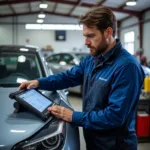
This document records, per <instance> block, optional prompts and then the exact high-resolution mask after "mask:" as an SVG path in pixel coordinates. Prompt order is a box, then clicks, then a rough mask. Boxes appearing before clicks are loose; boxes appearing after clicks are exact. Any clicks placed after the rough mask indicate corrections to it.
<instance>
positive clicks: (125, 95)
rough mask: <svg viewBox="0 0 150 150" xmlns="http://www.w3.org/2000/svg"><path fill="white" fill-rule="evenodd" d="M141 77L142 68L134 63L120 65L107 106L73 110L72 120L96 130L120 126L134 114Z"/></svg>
mask: <svg viewBox="0 0 150 150" xmlns="http://www.w3.org/2000/svg"><path fill="white" fill-rule="evenodd" d="M143 79H144V75H143V72H142V70H140V67H137V66H136V65H135V64H128V65H126V66H123V67H120V68H119V69H118V70H117V71H116V72H115V74H114V78H113V80H112V85H111V90H110V93H109V98H108V106H107V107H106V108H105V109H103V110H99V111H91V112H73V116H72V122H73V123H74V124H75V125H78V126H82V127H84V128H88V129H96V130H104V129H111V128H116V127H120V126H122V125H123V124H124V123H125V121H126V119H127V118H128V117H129V116H130V117H133V115H134V114H135V111H136V106H137V102H138V99H139V95H140V91H141V87H142V84H143Z"/></svg>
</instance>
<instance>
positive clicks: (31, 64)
mask: <svg viewBox="0 0 150 150" xmlns="http://www.w3.org/2000/svg"><path fill="white" fill-rule="evenodd" d="M0 70H1V71H0V72H1V73H0V84H1V83H3V84H16V83H21V82H22V81H26V80H32V79H35V78H40V77H42V71H41V68H40V64H39V61H38V58H37V56H36V55H35V54H23V53H22V54H20V53H15V52H13V53H1V54H0Z"/></svg>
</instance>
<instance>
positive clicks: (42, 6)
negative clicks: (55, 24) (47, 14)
mask: <svg viewBox="0 0 150 150" xmlns="http://www.w3.org/2000/svg"><path fill="white" fill-rule="evenodd" d="M39 7H40V8H47V7H48V4H43V3H42V4H40V5H39Z"/></svg>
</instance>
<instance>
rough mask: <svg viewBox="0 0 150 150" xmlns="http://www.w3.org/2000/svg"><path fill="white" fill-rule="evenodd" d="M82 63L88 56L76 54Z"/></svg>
mask: <svg viewBox="0 0 150 150" xmlns="http://www.w3.org/2000/svg"><path fill="white" fill-rule="evenodd" d="M75 55H76V56H77V57H78V59H79V60H80V61H82V60H83V59H84V58H85V57H86V56H87V55H88V54H82V53H81V54H75Z"/></svg>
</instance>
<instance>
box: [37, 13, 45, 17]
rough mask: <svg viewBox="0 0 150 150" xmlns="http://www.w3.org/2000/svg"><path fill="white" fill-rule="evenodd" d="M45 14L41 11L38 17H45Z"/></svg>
mask: <svg viewBox="0 0 150 150" xmlns="http://www.w3.org/2000/svg"><path fill="white" fill-rule="evenodd" d="M45 16H46V15H45V14H44V13H40V14H39V15H38V18H45Z"/></svg>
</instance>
